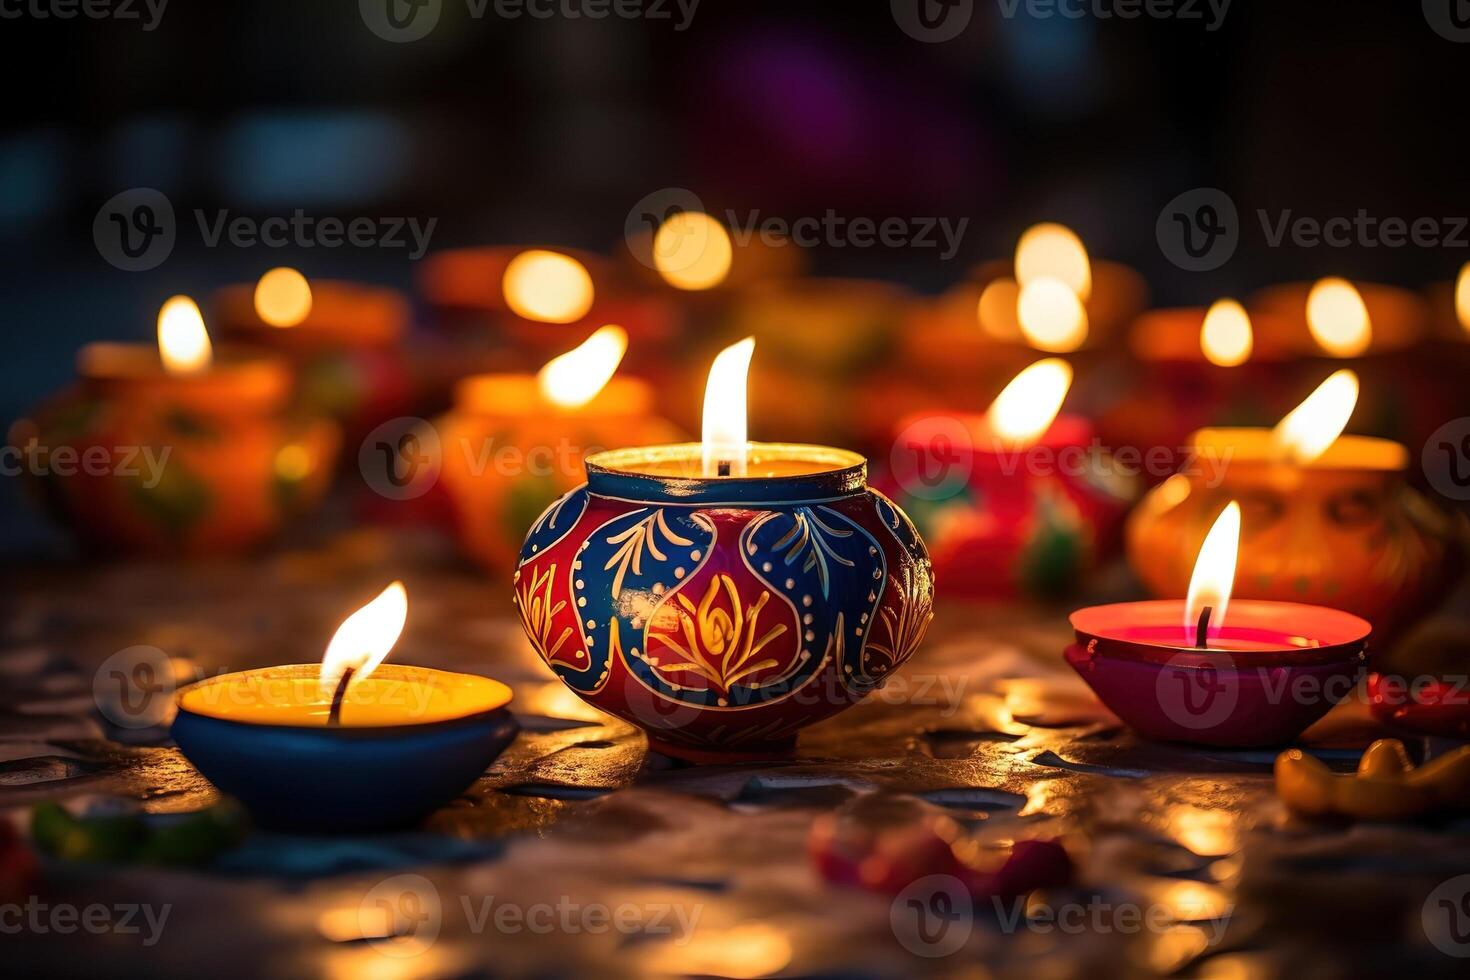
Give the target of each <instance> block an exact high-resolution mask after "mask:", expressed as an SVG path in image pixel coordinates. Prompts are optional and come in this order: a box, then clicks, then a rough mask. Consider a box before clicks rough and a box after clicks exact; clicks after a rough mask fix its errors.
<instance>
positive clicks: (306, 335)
mask: <svg viewBox="0 0 1470 980" xmlns="http://www.w3.org/2000/svg"><path fill="white" fill-rule="evenodd" d="M213 308H214V311H215V318H216V321H217V322H218V323H219V325H220V328H221V331H222V332H223V335H224V336H226V337H229V338H233V339H236V340H239V341H240V342H242V343H246V344H249V345H251V346H253V347H260V348H264V349H268V350H272V351H276V352H278V353H279V354H280V355H281V356H282V357H284V358H286V359H287V360H289V361H290V362H291V364H292V365H293V367H294V368H295V371H296V399H295V400H296V403H297V406H298V407H299V408H301V409H303V410H304V411H306V412H307V413H309V414H314V415H323V416H326V417H328V418H334V419H337V420H338V421H340V422H341V423H342V424H343V425H344V426H345V427H346V429H347V430H348V433H349V438H351V440H352V441H354V442H356V441H360V437H361V436H362V435H364V434H366V433H367V432H368V431H369V430H371V429H372V428H373V427H374V426H376V425H378V424H379V423H381V422H383V421H386V420H387V419H390V418H395V417H397V416H399V415H403V414H405V413H407V412H409V411H410V410H411V408H412V404H413V401H414V389H415V387H416V385H415V382H414V379H413V377H412V376H411V374H412V372H411V371H410V369H409V360H408V357H407V352H406V351H405V350H404V349H403V336H404V334H405V332H406V331H407V329H408V325H409V320H410V315H411V311H410V308H409V304H408V299H407V298H406V297H405V296H404V295H403V294H402V293H400V292H399V291H398V290H396V289H390V288H387V287H383V286H370V285H366V284H363V283H355V282H344V281H341V280H331V279H317V280H313V281H308V280H307V278H306V277H305V276H304V275H302V274H301V273H300V272H298V271H297V270H295V269H291V268H285V267H281V268H275V269H271V270H269V271H267V272H266V273H265V274H264V275H262V276H261V277H260V279H259V280H258V281H257V282H256V283H255V284H254V285H250V284H238V285H233V286H227V287H225V288H223V289H221V290H219V292H218V293H216V294H215V297H214V303H213Z"/></svg>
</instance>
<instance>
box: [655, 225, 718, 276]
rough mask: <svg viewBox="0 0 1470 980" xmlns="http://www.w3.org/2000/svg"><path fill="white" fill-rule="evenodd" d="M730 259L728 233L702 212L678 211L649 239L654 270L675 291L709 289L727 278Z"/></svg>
mask: <svg viewBox="0 0 1470 980" xmlns="http://www.w3.org/2000/svg"><path fill="white" fill-rule="evenodd" d="M733 258H734V249H733V247H732V246H731V245H730V234H729V232H727V231H725V226H724V225H722V224H720V223H719V222H718V221H716V220H715V219H714V218H711V217H710V216H709V215H707V214H705V213H704V212H703V211H680V212H679V213H678V214H676V215H674V216H673V217H671V218H669V220H668V221H665V222H664V223H663V224H662V225H661V226H659V229H658V234H657V235H655V236H654V239H653V264H654V267H655V268H656V269H658V274H659V275H661V276H663V277H664V281H665V282H667V283H668V284H669V285H671V286H675V287H677V288H679V289H688V290H700V289H713V288H714V287H715V286H718V285H719V284H720V283H722V282H724V281H725V277H726V276H728V275H729V274H730V263H731V261H732V260H733Z"/></svg>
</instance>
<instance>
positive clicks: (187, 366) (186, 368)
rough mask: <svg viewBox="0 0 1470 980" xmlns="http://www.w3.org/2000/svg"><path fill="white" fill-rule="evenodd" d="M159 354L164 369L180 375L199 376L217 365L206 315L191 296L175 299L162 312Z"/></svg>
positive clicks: (160, 316)
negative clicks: (205, 322) (211, 366)
mask: <svg viewBox="0 0 1470 980" xmlns="http://www.w3.org/2000/svg"><path fill="white" fill-rule="evenodd" d="M158 353H159V356H160V357H161V358H162V359H163V367H164V370H166V371H167V372H168V373H169V374H172V375H176V376H184V375H190V374H199V373H201V372H204V371H207V370H209V365H210V364H211V363H213V362H214V347H213V345H211V344H210V342H209V331H207V330H205V329H204V315H203V314H202V313H200V312H199V305H198V304H197V303H195V302H194V301H193V300H192V299H190V298H189V297H187V296H174V297H172V298H171V299H169V300H168V302H166V303H164V304H163V308H162V309H160V310H159V311H158Z"/></svg>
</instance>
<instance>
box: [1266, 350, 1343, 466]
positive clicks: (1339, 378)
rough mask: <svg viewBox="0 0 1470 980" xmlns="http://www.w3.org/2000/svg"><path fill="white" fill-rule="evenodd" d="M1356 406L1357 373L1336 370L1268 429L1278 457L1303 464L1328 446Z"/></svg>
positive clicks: (1317, 455) (1324, 450) (1325, 450)
mask: <svg viewBox="0 0 1470 980" xmlns="http://www.w3.org/2000/svg"><path fill="white" fill-rule="evenodd" d="M1357 406H1358V376H1357V375H1356V374H1354V373H1353V372H1352V371H1349V370H1346V369H1344V370H1342V371H1338V372H1337V373H1336V374H1334V375H1332V376H1331V377H1330V378H1328V379H1327V380H1326V381H1324V382H1322V383H1321V384H1320V385H1318V386H1317V390H1316V391H1314V392H1312V393H1311V394H1310V395H1308V396H1307V399H1306V401H1304V402H1302V403H1301V404H1300V405H1298V406H1297V407H1296V408H1294V409H1292V410H1291V412H1289V413H1288V414H1287V416H1286V418H1284V419H1282V420H1281V422H1280V423H1279V424H1278V425H1277V426H1276V428H1275V430H1273V432H1272V440H1273V441H1274V442H1275V443H1276V447H1277V449H1278V451H1279V452H1280V453H1281V455H1282V456H1284V457H1286V458H1287V459H1289V460H1291V461H1292V462H1294V463H1296V464H1298V465H1302V466H1305V465H1306V464H1307V463H1310V462H1312V461H1313V460H1315V459H1317V458H1318V457H1320V456H1321V455H1322V454H1323V453H1325V452H1327V450H1328V449H1330V448H1331V447H1332V444H1333V443H1334V442H1336V441H1337V437H1338V436H1340V435H1342V431H1343V430H1344V429H1346V428H1347V424H1348V420H1349V419H1351V418H1352V416H1353V409H1355V408H1357Z"/></svg>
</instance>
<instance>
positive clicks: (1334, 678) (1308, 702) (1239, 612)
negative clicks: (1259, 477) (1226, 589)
mask: <svg viewBox="0 0 1470 980" xmlns="http://www.w3.org/2000/svg"><path fill="white" fill-rule="evenodd" d="M1183 620H1184V602H1183V601H1182V600H1153V601H1149V602H1131V603H1121V604H1117V605H1111V606H1094V607H1092V608H1088V609H1081V610H1078V611H1077V612H1075V613H1073V614H1072V618H1071V622H1072V628H1073V629H1074V630H1075V631H1076V634H1077V642H1076V643H1073V644H1072V645H1071V646H1069V647H1067V649H1066V651H1065V652H1064V654H1063V656H1064V657H1065V658H1066V660H1067V663H1068V664H1070V665H1071V666H1072V669H1074V670H1075V671H1077V673H1078V674H1079V675H1081V677H1082V679H1083V680H1084V681H1086V682H1087V685H1088V686H1089V687H1091V688H1092V690H1093V692H1094V693H1095V694H1097V696H1098V698H1099V700H1101V701H1102V702H1103V704H1105V705H1107V707H1108V709H1109V710H1111V711H1112V712H1113V713H1114V714H1115V715H1117V716H1118V717H1119V718H1120V719H1122V720H1123V721H1124V722H1125V723H1127V725H1128V726H1129V727H1130V728H1132V729H1133V730H1134V731H1136V732H1138V733H1139V734H1140V735H1142V736H1143V737H1144V738H1148V739H1152V740H1154V741H1160V742H1190V743H1194V744H1198V745H1210V746H1219V747H1227V748H1252V747H1262V746H1271V745H1282V744H1285V743H1288V742H1291V741H1292V740H1293V739H1295V738H1296V737H1297V736H1298V735H1300V734H1301V733H1302V732H1303V731H1304V730H1305V729H1306V728H1307V727H1308V726H1310V725H1311V724H1312V723H1313V722H1315V721H1317V719H1319V718H1321V717H1322V716H1323V715H1324V714H1326V713H1327V711H1328V709H1330V708H1331V707H1332V706H1333V705H1334V704H1336V703H1337V702H1338V701H1339V700H1341V699H1342V698H1344V697H1346V696H1347V695H1348V694H1349V693H1351V692H1352V690H1353V688H1354V687H1355V686H1356V684H1357V682H1358V679H1359V676H1360V674H1361V672H1362V670H1363V665H1364V662H1365V661H1366V658H1367V654H1366V647H1367V640H1368V635H1369V633H1370V632H1371V631H1372V627H1371V626H1370V625H1369V623H1368V622H1367V621H1366V620H1363V619H1359V618H1358V617H1357V616H1354V615H1352V614H1350V613H1344V612H1339V611H1337V610H1335V609H1327V608H1324V607H1321V606H1306V605H1301V604H1298V603H1290V602H1269V601H1261V600H1244V599H1241V600H1234V601H1232V602H1231V603H1230V606H1229V609H1228V615H1227V620H1226V622H1225V624H1224V625H1223V626H1220V627H1218V628H1216V627H1212V628H1210V629H1209V630H1208V632H1209V637H1210V638H1209V647H1208V648H1207V649H1200V648H1198V647H1196V646H1194V645H1193V643H1192V642H1191V640H1192V633H1193V631H1192V630H1186V629H1185V627H1184V625H1183Z"/></svg>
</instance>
